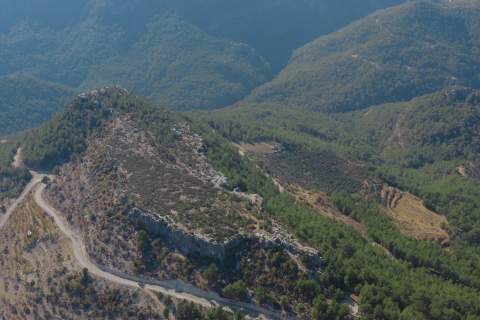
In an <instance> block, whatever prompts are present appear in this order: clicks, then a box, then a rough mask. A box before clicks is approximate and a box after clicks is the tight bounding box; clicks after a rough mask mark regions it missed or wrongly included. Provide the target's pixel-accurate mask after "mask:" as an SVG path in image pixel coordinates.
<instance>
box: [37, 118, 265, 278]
mask: <svg viewBox="0 0 480 320" xmlns="http://www.w3.org/2000/svg"><path fill="white" fill-rule="evenodd" d="M175 125H176V124H173V125H172V124H168V126H169V128H168V132H172V133H174V131H173V130H171V129H170V127H172V128H175ZM180 126H183V125H180ZM177 128H178V126H177ZM183 128H184V131H183V132H181V131H180V129H181V128H178V130H177V129H176V130H177V131H176V132H175V136H174V137H173V139H171V140H170V141H169V143H168V144H163V145H162V146H161V147H164V148H165V149H162V150H161V152H159V151H158V150H157V149H161V147H159V146H156V145H155V142H154V141H152V140H151V139H149V138H151V137H152V136H153V133H151V132H150V133H148V132H145V130H143V129H142V128H141V127H140V126H139V125H138V123H137V122H136V121H134V120H132V119H130V118H122V119H119V118H115V119H113V120H112V121H111V122H110V123H108V128H107V130H106V131H107V132H108V135H107V136H106V137H97V138H95V139H93V138H92V139H89V140H88V146H89V147H88V149H87V151H86V155H85V156H84V157H83V159H82V161H78V162H71V163H70V164H68V165H64V166H63V167H62V170H61V172H60V174H59V175H58V176H57V177H56V178H55V179H54V181H53V183H52V184H51V186H50V187H49V188H48V189H47V190H46V197H47V200H48V201H49V203H50V204H51V205H52V206H54V207H55V208H56V209H57V211H58V212H59V213H60V215H62V216H63V217H64V218H65V220H66V223H67V224H68V225H69V226H70V228H71V229H72V230H74V232H75V233H77V234H78V235H79V236H80V237H81V239H82V242H83V243H84V244H85V246H86V248H87V251H88V253H89V255H90V257H91V258H92V260H93V261H95V262H96V263H98V264H103V265H106V266H109V267H111V268H113V269H115V270H118V271H120V272H125V273H129V274H137V275H141V276H146V277H156V278H160V279H177V278H181V279H183V280H185V281H188V282H191V283H194V284H196V285H198V286H200V285H201V282H202V280H203V278H202V277H201V274H200V272H199V271H198V270H199V268H200V267H203V266H204V265H203V262H202V261H195V260H190V259H188V258H187V257H185V256H184V255H182V254H180V252H179V250H178V248H177V247H176V246H175V244H172V243H169V242H167V241H165V240H164V239H155V238H153V239H152V246H151V251H149V253H147V254H142V253H140V252H138V250H137V241H136V233H137V232H138V231H139V230H140V229H141V228H142V227H141V226H139V225H138V224H137V221H136V220H133V219H131V218H129V216H128V215H127V214H126V212H125V206H129V207H136V208H139V209H141V210H142V211H143V212H145V213H147V212H148V213H150V214H152V215H154V216H158V217H161V216H163V217H166V218H167V219H168V220H169V221H171V223H172V224H174V226H175V228H177V229H180V230H183V231H184V232H190V233H192V232H196V233H199V234H204V235H207V236H210V237H211V238H212V240H214V241H215V240H217V241H221V240H224V239H226V238H229V237H233V236H236V235H240V234H244V233H247V232H252V231H254V230H259V221H258V220H257V218H255V215H256V214H257V213H258V212H259V211H260V208H259V207H258V206H256V205H254V204H251V203H249V202H246V201H245V200H243V199H240V198H238V197H236V196H234V195H233V194H232V193H230V192H227V191H225V190H221V189H219V188H216V187H215V186H213V185H212V183H211V182H210V180H209V177H210V173H211V170H213V169H211V167H210V165H209V164H208V163H207V162H206V159H205V155H204V154H203V153H201V152H197V148H198V139H199V137H198V136H195V135H193V134H191V133H189V132H185V131H186V129H185V128H186V127H185V126H183ZM165 145H167V146H166V147H165ZM119 194H121V197H120V196H119ZM122 201H123V202H122Z"/></svg>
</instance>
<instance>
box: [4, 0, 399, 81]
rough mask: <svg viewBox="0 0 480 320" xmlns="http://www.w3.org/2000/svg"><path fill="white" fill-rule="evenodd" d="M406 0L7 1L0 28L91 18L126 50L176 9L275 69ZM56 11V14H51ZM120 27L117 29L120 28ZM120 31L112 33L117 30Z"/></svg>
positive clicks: (68, 24) (64, 24)
mask: <svg viewBox="0 0 480 320" xmlns="http://www.w3.org/2000/svg"><path fill="white" fill-rule="evenodd" d="M403 2H405V1H404V0H365V1H362V2H361V3H360V2H358V1H356V0H347V1H342V2H339V1H333V0H328V1H324V0H308V1H295V0H256V1H252V0H248V1H222V0H212V1H204V0H193V1H192V0H178V1H168V0H160V1H159V0H139V1H125V0H121V1H117V0H109V1H105V0H98V1H92V0H79V1H73V2H71V1H70V2H65V1H60V0H48V1H44V2H42V4H39V3H38V2H37V1H34V0H21V1H13V0H2V2H1V3H2V5H0V17H2V19H1V20H0V33H3V34H8V32H9V31H8V30H9V29H10V28H12V27H14V26H16V25H18V24H19V23H20V22H21V21H25V20H27V19H28V20H29V21H30V22H37V21H38V22H40V24H41V27H42V28H51V29H52V30H55V31H67V32H70V31H69V30H71V28H72V27H73V26H75V25H76V24H78V23H81V22H82V21H85V20H87V19H95V20H96V21H102V23H103V24H105V25H108V26H113V25H117V26H120V27H121V28H122V30H123V31H124V32H126V34H127V38H124V39H120V38H119V37H118V36H117V35H116V36H114V37H113V39H110V40H112V42H114V43H115V44H114V45H115V46H116V48H117V49H120V50H125V48H127V49H128V47H129V46H131V45H132V44H133V42H134V41H135V39H138V34H139V33H141V32H142V30H144V29H145V24H146V22H147V21H149V20H150V19H151V18H153V17H154V16H155V15H156V14H164V13H165V12H167V11H170V10H174V11H175V12H177V13H179V14H181V15H183V16H184V18H185V19H186V20H187V21H189V22H190V23H192V24H194V25H196V26H198V27H200V28H201V29H202V30H203V31H204V32H206V33H208V34H211V35H213V36H220V37H223V38H226V39H229V40H231V41H234V42H240V43H245V44H248V45H250V46H252V47H253V48H254V49H255V50H256V51H257V52H259V53H260V54H261V55H262V56H264V57H265V59H266V60H267V61H268V63H269V64H270V65H271V66H272V70H273V73H274V74H277V73H278V72H279V71H280V70H281V69H282V68H284V67H285V66H286V64H287V62H288V59H289V58H290V56H291V53H292V51H293V50H295V49H296V48H298V47H300V46H302V45H304V44H306V43H308V42H310V41H313V40H314V39H316V38H318V37H319V36H322V35H325V34H328V33H331V32H333V31H335V30H338V29H339V28H341V27H344V26H346V25H348V24H349V23H351V22H353V21H355V20H357V19H360V18H362V17H365V16H366V15H368V14H370V13H371V12H373V11H376V10H379V9H383V8H387V7H391V6H394V5H398V4H401V3H403ZM52 15H55V17H56V18H55V19H51V16H52ZM117 31H118V30H117ZM115 33H116V31H112V32H110V34H111V35H114V34H115Z"/></svg>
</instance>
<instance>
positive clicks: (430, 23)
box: [246, 1, 480, 112]
mask: <svg viewBox="0 0 480 320" xmlns="http://www.w3.org/2000/svg"><path fill="white" fill-rule="evenodd" d="M479 15H480V9H479V7H478V5H476V4H470V3H469V4H468V5H467V4H457V5H451V4H448V5H445V4H435V3H432V2H426V1H415V2H409V3H407V4H404V5H401V6H398V7H394V8H389V9H385V10H382V11H378V12H375V13H373V14H371V15H369V16H368V17H366V18H364V19H361V20H359V21H357V22H355V23H353V24H351V25H349V26H348V27H346V28H344V29H341V30H339V31H337V32H335V33H333V34H330V35H328V36H324V37H321V38H319V39H317V40H315V41H313V42H311V43H309V44H307V45H305V46H303V47H301V48H299V49H298V50H296V51H295V52H294V54H293V57H292V59H291V61H290V63H289V65H288V66H287V67H286V68H285V69H284V70H283V71H282V72H281V73H280V74H279V75H278V76H277V77H276V78H275V79H274V80H273V81H272V82H269V83H267V84H265V85H263V86H262V87H260V88H258V89H255V90H254V92H253V94H252V95H251V96H249V97H247V98H246V101H247V102H264V101H274V102H278V103H283V104H285V105H288V106H292V107H300V106H302V107H306V108H308V109H312V110H317V111H325V112H345V111H351V110H356V109H363V108H366V107H369V106H371V105H376V104H381V103H386V102H398V101H408V100H410V99H412V98H414V97H417V96H421V95H424V94H428V93H432V92H435V91H437V90H440V89H442V88H444V87H445V86H448V85H454V84H461V85H465V86H470V87H473V88H477V89H478V88H480V78H479V76H478V74H479V71H480V56H479V52H480V51H479V48H480V42H479V40H478V37H477V34H478V33H479V32H480V29H479V26H478V23H477V20H478V16H479Z"/></svg>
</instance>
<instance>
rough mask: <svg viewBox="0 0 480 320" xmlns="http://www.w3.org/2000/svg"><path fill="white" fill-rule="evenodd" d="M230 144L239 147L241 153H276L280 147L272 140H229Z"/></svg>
mask: <svg viewBox="0 0 480 320" xmlns="http://www.w3.org/2000/svg"><path fill="white" fill-rule="evenodd" d="M230 142H231V143H232V144H234V145H236V146H237V147H239V148H240V150H241V151H243V152H247V151H251V152H255V153H260V154H269V153H276V152H277V150H278V149H279V146H280V143H278V142H276V141H273V140H252V141H238V140H230Z"/></svg>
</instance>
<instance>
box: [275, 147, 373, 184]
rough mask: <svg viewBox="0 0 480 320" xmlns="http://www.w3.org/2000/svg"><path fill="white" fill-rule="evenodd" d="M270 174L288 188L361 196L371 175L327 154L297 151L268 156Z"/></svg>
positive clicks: (358, 166) (356, 166) (360, 168)
mask: <svg viewBox="0 0 480 320" xmlns="http://www.w3.org/2000/svg"><path fill="white" fill-rule="evenodd" d="M267 159H268V161H269V171H270V173H271V174H272V175H274V176H275V177H277V178H278V179H280V180H282V181H285V182H286V183H288V184H297V185H299V186H301V187H302V188H304V189H307V190H318V191H325V190H328V189H330V190H335V191H342V190H345V191H347V192H350V193H355V192H358V191H359V190H360V189H361V187H362V185H363V182H364V181H365V180H366V179H367V178H369V177H370V176H371V175H370V172H369V171H368V170H367V169H366V168H364V167H362V166H360V165H357V164H354V163H351V162H349V161H347V160H345V159H343V158H340V157H338V156H336V155H334V154H331V153H328V152H324V151H309V150H296V151H290V152H282V153H279V154H273V155H268V156H267Z"/></svg>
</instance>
